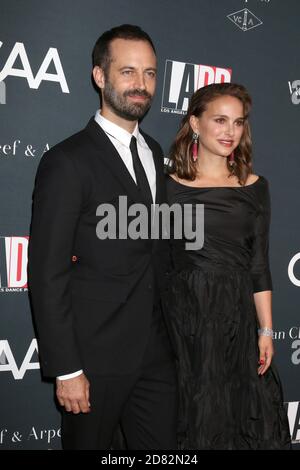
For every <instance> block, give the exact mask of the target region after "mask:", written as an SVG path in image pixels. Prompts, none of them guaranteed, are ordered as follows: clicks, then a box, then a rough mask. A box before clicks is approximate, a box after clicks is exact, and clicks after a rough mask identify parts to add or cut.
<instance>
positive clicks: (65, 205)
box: [28, 25, 177, 449]
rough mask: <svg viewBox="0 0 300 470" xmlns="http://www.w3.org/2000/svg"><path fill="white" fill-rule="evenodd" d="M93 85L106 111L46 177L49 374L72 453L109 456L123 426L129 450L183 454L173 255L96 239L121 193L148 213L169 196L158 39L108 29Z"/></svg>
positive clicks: (42, 318) (36, 220)
mask: <svg viewBox="0 0 300 470" xmlns="http://www.w3.org/2000/svg"><path fill="white" fill-rule="evenodd" d="M93 77H94V81H95V84H96V86H97V87H98V88H99V89H100V91H101V110H99V111H97V113H96V115H95V117H93V118H92V119H91V120H90V121H89V123H88V125H87V126H86V128H85V129H83V130H82V131H81V132H79V133H77V134H75V135H73V136H72V137H70V138H68V139H66V140H65V141H63V142H61V143H59V144H58V145H56V146H55V147H53V148H52V149H51V150H50V151H49V152H47V153H46V154H45V155H44V156H43V158H42V160H41V163H40V165H39V168H38V172H37V177H36V184H35V190H34V198H33V216H32V224H31V236H30V245H29V263H28V266H29V287H30V292H31V299H32V306H33V313H34V320H35V324H36V328H37V334H38V340H39V352H40V359H41V368H42V371H43V374H44V375H45V376H50V377H56V383H57V387H56V394H57V398H58V401H59V403H60V405H61V407H62V415H63V416H62V442H63V447H64V449H109V448H110V446H111V441H112V436H113V433H114V431H115V429H116V428H117V426H118V423H121V426H122V428H123V431H124V434H125V439H126V443H127V446H128V448H129V449H172V448H176V442H175V433H176V408H177V403H176V402H177V390H176V378H175V369H174V361H173V353H172V350H171V347H170V343H169V338H168V335H167V332H166V327H165V324H164V320H163V316H162V311H161V306H160V292H161V289H163V283H164V274H165V272H166V270H167V269H168V257H167V252H168V250H167V248H166V247H165V246H164V243H165V242H164V241H162V240H152V239H150V238H148V239H144V238H138V239H130V238H129V237H127V238H125V237H124V236H121V237H118V236H117V237H116V238H114V236H110V237H108V238H106V239H100V238H103V237H100V238H99V233H98V232H97V233H96V228H97V224H98V222H99V220H100V219H99V217H98V216H97V214H98V213H99V212H97V208H98V207H99V206H101V204H104V203H110V204H111V205H112V207H113V208H115V209H116V211H117V213H118V201H119V196H126V197H127V203H128V206H130V205H132V204H134V203H143V204H144V205H145V206H146V207H147V208H149V205H150V204H151V203H154V202H155V203H156V204H160V203H163V202H164V200H165V194H164V178H163V158H162V150H161V148H160V146H159V144H158V143H157V142H156V141H155V140H153V139H152V138H151V137H149V136H148V135H146V134H144V133H143V132H141V131H140V130H139V127H138V121H139V119H141V118H142V117H143V116H144V114H145V113H146V111H147V110H148V109H149V108H150V105H151V99H152V97H153V94H154V91H155V84H156V55H155V49H154V46H153V43H152V41H151V39H150V37H149V36H148V35H147V34H146V33H145V32H144V31H142V30H141V29H140V28H139V27H137V26H132V25H122V26H119V27H116V28H113V29H112V30H110V31H107V32H105V33H104V34H103V35H102V36H101V37H100V38H99V39H98V41H97V42H96V44H95V47H94V50H93ZM123 215H124V214H123ZM128 220H129V221H130V217H129V218H128Z"/></svg>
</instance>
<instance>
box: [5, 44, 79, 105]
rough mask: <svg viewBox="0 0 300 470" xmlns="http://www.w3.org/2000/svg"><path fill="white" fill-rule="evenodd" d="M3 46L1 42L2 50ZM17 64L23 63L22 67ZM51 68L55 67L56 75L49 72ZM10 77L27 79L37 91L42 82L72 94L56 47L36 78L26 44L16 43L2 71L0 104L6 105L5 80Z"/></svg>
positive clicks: (49, 54)
mask: <svg viewBox="0 0 300 470" xmlns="http://www.w3.org/2000/svg"><path fill="white" fill-rule="evenodd" d="M2 45H3V42H2V41H0V48H1V47H2ZM16 62H19V63H21V67H16V66H15V64H16ZM50 67H51V68H53V67H54V69H55V73H50V72H48V69H49V68H50ZM8 76H12V77H20V78H26V80H27V82H28V86H29V87H30V88H33V89H35V90H36V89H38V88H39V86H40V84H41V82H42V81H47V82H57V83H59V84H60V87H61V90H62V92H63V93H70V91H69V87H68V84H67V81H66V77H65V74H64V71H63V67H62V64H61V61H60V58H59V54H58V51H57V49H55V48H54V47H50V48H49V50H48V52H47V54H46V55H45V58H44V60H43V62H42V64H41V65H40V68H39V70H38V72H37V74H36V76H34V75H33V72H32V69H31V66H30V62H29V59H28V56H27V53H26V49H25V46H24V44H23V43H22V42H16V44H15V45H14V47H13V49H12V51H11V53H10V54H9V56H8V58H7V60H6V62H5V65H4V67H3V68H2V70H1V69H0V104H5V103H6V88H5V84H4V80H5V79H6V77H8Z"/></svg>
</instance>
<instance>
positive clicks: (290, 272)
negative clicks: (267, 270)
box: [288, 253, 300, 287]
mask: <svg viewBox="0 0 300 470" xmlns="http://www.w3.org/2000/svg"><path fill="white" fill-rule="evenodd" d="M299 260H300V253H297V254H296V255H295V256H293V258H292V259H291V261H290V262H289V266H288V276H289V278H290V281H291V282H292V283H293V284H294V285H295V286H297V287H300V279H298V278H297V277H296V276H295V272H294V271H295V264H296V262H297V261H299Z"/></svg>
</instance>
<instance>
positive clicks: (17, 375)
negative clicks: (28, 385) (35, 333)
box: [0, 339, 40, 380]
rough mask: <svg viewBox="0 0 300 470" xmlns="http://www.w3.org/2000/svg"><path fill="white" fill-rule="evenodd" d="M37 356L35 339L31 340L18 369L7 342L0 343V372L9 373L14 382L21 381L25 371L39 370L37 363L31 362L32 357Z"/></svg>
mask: <svg viewBox="0 0 300 470" xmlns="http://www.w3.org/2000/svg"><path fill="white" fill-rule="evenodd" d="M37 354H38V346H37V341H36V339H33V340H32V341H31V343H30V346H29V348H28V350H27V353H26V354H25V357H24V360H23V362H22V364H21V366H20V368H18V366H17V363H16V361H15V358H14V355H13V353H12V350H11V348H10V345H9V342H8V341H7V340H1V341H0V372H11V373H12V375H13V377H14V379H15V380H21V379H23V377H24V375H25V373H26V371H27V370H33V369H39V368H40V364H39V362H31V359H32V358H33V356H34V355H37Z"/></svg>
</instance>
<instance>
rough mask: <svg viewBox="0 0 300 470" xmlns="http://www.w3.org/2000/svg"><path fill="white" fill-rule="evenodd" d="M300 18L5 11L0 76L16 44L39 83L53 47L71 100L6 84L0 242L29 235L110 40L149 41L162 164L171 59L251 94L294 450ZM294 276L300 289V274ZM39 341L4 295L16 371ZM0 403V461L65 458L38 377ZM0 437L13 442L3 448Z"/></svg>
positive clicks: (273, 11)
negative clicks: (95, 57)
mask: <svg viewBox="0 0 300 470" xmlns="http://www.w3.org/2000/svg"><path fill="white" fill-rule="evenodd" d="M243 8H248V9H249V10H250V11H251V12H252V13H254V14H255V15H256V16H257V17H258V18H259V19H260V20H261V21H262V22H263V24H262V25H260V26H258V27H256V28H253V29H250V30H248V31H242V30H241V29H240V28H238V27H237V26H236V25H235V24H233V23H232V22H231V21H230V20H229V19H228V18H227V15H229V14H231V13H233V12H236V11H238V10H241V9H243ZM299 17H300V2H299V1H298V0H287V1H284V2H283V1H281V0H270V1H269V2H268V1H264V0H249V1H248V2H246V1H244V0H188V1H187V2H179V1H177V2H176V1H174V0H160V1H146V0H138V1H134V0H127V1H121V0H111V1H110V2H106V1H104V0H85V1H83V0H82V1H80V0H60V1H58V0H55V1H52V2H41V1H38V0H28V1H26V2H23V1H18V0H1V1H0V41H2V42H3V45H2V47H1V48H0V71H1V70H2V68H3V66H4V64H5V62H6V60H7V58H8V56H9V54H10V52H11V50H12V48H13V47H14V45H15V43H16V42H21V43H24V45H25V48H26V52H27V55H28V58H29V62H30V66H31V69H32V71H33V74H34V76H35V75H36V73H37V71H38V70H39V68H40V65H41V63H42V61H43V59H44V57H45V55H46V53H47V51H48V49H49V48H50V47H54V48H57V50H58V52H59V56H60V60H61V63H62V66H63V70H64V73H65V76H66V80H67V83H68V86H69V89H70V94H64V93H62V92H61V88H60V85H59V84H58V83H55V82H48V81H47V82H46V81H43V82H42V83H41V85H40V87H39V89H37V90H35V89H31V88H29V86H28V83H27V80H26V79H25V78H18V77H9V76H8V77H7V78H6V79H5V83H6V90H7V96H6V104H0V146H1V148H0V197H1V199H0V236H26V235H28V233H29V223H30V214H31V194H32V189H33V182H34V176H35V172H36V168H37V165H38V162H39V159H40V156H41V154H42V150H43V148H44V147H45V145H46V143H48V144H49V145H50V146H52V145H54V144H55V143H57V142H58V141H60V140H62V139H64V138H65V137H67V136H69V135H70V134H72V133H74V132H76V131H77V130H79V129H81V128H82V127H83V126H85V125H86V123H87V121H88V119H89V118H90V116H91V115H93V114H94V112H95V110H96V109H97V108H98V97H97V94H96V93H95V91H94V89H93V88H92V86H91V80H90V74H91V50H92V47H93V45H94V43H95V41H96V39H97V38H98V36H99V35H100V34H101V33H102V32H103V31H104V30H106V29H109V28H111V27H113V26H115V25H118V24H121V23H127V22H128V23H133V24H138V25H140V26H141V27H142V28H144V29H145V30H146V31H147V32H148V33H149V34H150V36H151V37H152V38H153V41H154V43H155V45H156V48H157V55H158V62H159V76H158V86H157V93H156V98H155V100H154V103H153V106H152V109H151V110H150V112H149V114H148V115H147V117H146V118H145V119H144V122H143V123H142V127H143V128H144V129H145V130H146V131H147V132H148V133H150V134H151V135H153V136H154V137H155V138H157V140H159V141H160V143H161V144H162V146H163V148H164V151H165V153H166V154H167V152H168V148H169V145H170V143H171V141H172V139H173V138H174V135H175V133H176V130H177V128H178V125H179V122H180V119H181V116H179V115H176V114H167V113H162V112H161V110H160V106H161V100H162V89H163V78H164V66H165V61H166V60H167V59H170V60H175V61H181V62H189V63H193V64H204V65H213V66H218V67H224V68H227V67H228V68H232V80H231V81H233V82H239V83H242V84H244V85H246V86H247V88H248V89H249V91H250V93H251V95H252V97H253V101H254V106H253V112H252V116H251V123H252V133H253V140H254V168H255V172H256V173H258V174H262V175H264V176H265V177H266V178H267V179H268V180H269V183H270V188H271V196H272V209H273V212H272V226H271V267H272V272H273V281H274V325H275V330H276V331H278V332H279V331H281V332H285V339H281V340H276V342H275V347H276V363H277V365H278V368H279V371H280V374H281V378H282V382H283V387H284V395H285V401H286V402H287V403H290V404H289V406H291V402H297V403H296V404H295V405H293V406H294V407H295V410H297V409H298V412H297V413H294V414H291V415H290V422H291V427H292V429H291V430H292V433H293V438H294V439H296V438H297V440H298V443H299V442H300V430H299V428H300V424H299V418H300V416H299V400H300V377H299V376H300V374H299V367H300V366H299V362H300V354H298V360H297V361H296V362H297V363H296V364H294V363H293V362H292V360H291V356H292V353H293V352H294V351H296V350H297V349H298V350H299V349H300V341H299V339H300V334H299V327H300V321H299V307H300V296H299V287H296V286H295V285H294V284H292V283H291V281H290V280H289V277H288V274H287V268H288V264H289V262H290V260H291V258H292V257H293V256H294V255H295V254H297V253H299V252H300V240H299V229H300V221H299V213H300V202H299V201H300V199H299V176H300V162H299V123H300V119H299V113H300V104H298V105H297V104H293V103H292V100H291V95H290V91H289V86H288V82H289V81H291V82H293V81H294V80H300V67H299V62H300V61H299ZM15 66H16V67H19V66H20V62H16V64H15ZM50 71H52V72H54V71H55V70H54V68H52V70H51V68H50V69H49V72H50ZM16 139H19V140H20V141H21V144H20V146H19V147H18V151H17V154H16V155H15V156H5V155H4V154H3V152H2V147H3V145H5V144H10V145H12V144H13V141H14V140H16ZM27 144H30V145H33V148H34V149H36V155H35V156H34V157H33V156H29V157H27V156H25V155H24V150H25V149H26V145H27ZM0 256H3V254H1V253H0ZM295 275H296V276H297V278H298V279H300V262H298V263H297V264H296V266H295ZM292 327H297V328H298V337H297V338H295V339H291V338H290V337H289V334H288V332H289V330H290V328H292ZM293 331H296V329H295V330H293ZM33 337H34V332H33V327H32V322H31V315H30V309H29V304H28V299H27V294H26V293H0V340H8V341H9V344H10V348H11V350H12V352H13V354H14V358H15V361H16V363H17V365H18V367H20V365H21V363H22V361H23V359H24V356H25V354H26V351H27V349H28V347H29V345H30V343H31V341H32V338H33ZM297 340H298V343H296V341H297ZM292 346H293V347H294V349H292ZM32 360H33V361H34V360H35V359H34V358H33V359H32ZM0 394H1V399H0V449H9V448H12V449H47V448H59V447H60V442H59V438H57V437H56V438H55V439H53V440H52V441H51V443H47V439H46V438H45V435H44V437H43V438H41V434H40V433H41V431H42V430H49V429H54V430H56V431H57V430H58V429H59V426H60V420H59V414H58V412H57V410H56V408H55V405H54V401H53V387H52V385H51V384H49V383H45V382H41V377H40V372H39V371H38V370H28V371H27V372H26V373H25V375H24V378H23V379H22V380H15V379H14V378H13V376H12V373H11V372H10V371H1V372H0ZM297 407H298V408H297ZM290 410H291V408H290ZM33 427H34V430H32V428H33ZM1 430H2V431H3V430H7V432H5V431H3V432H2V438H1ZM297 431H298V435H297ZM34 432H36V435H35V434H34ZM16 433H19V434H16ZM1 439H2V440H1ZM296 447H299V446H296V445H295V448H296Z"/></svg>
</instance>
